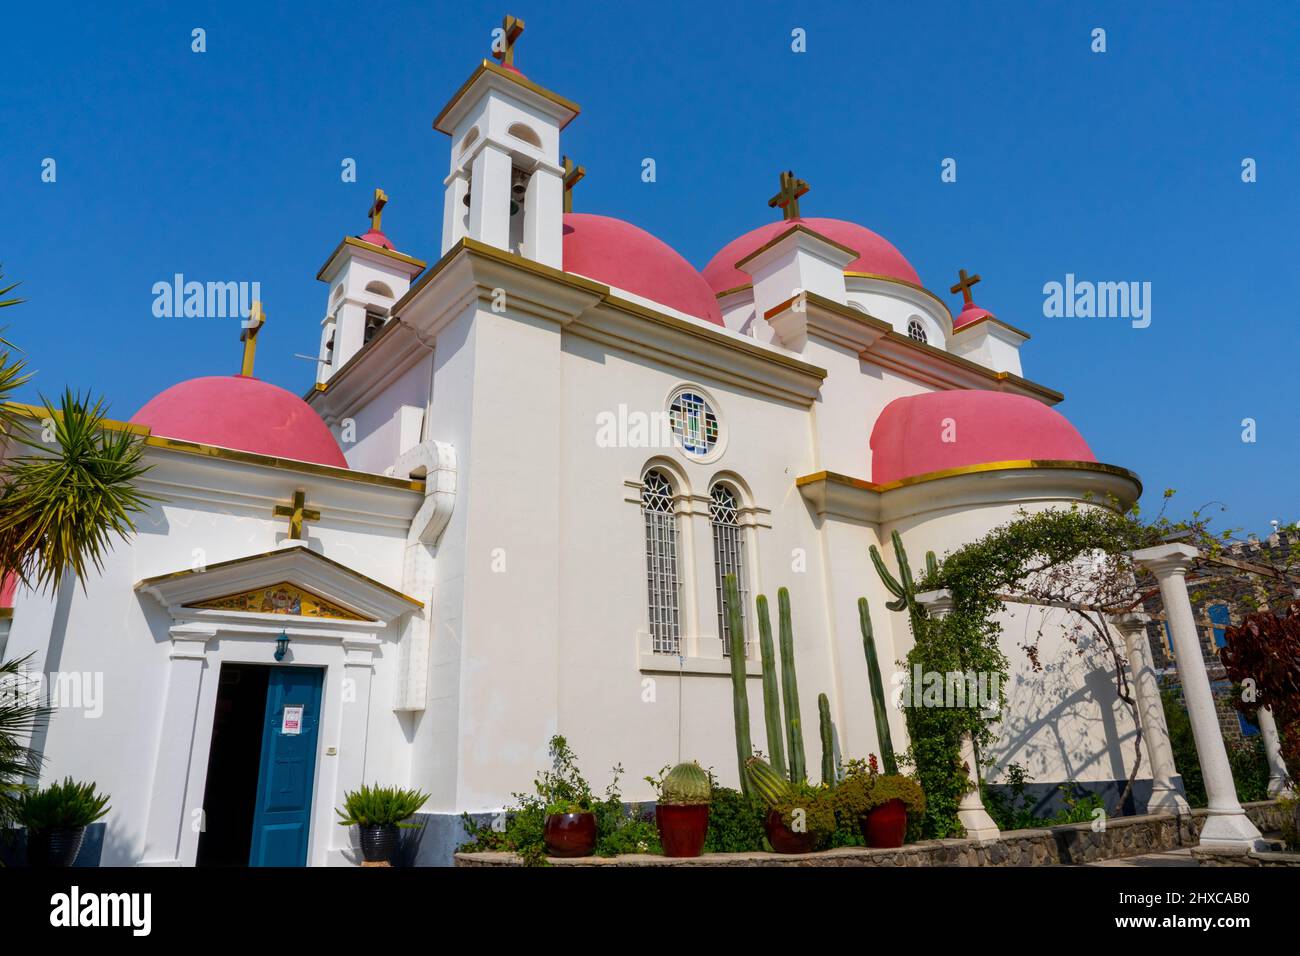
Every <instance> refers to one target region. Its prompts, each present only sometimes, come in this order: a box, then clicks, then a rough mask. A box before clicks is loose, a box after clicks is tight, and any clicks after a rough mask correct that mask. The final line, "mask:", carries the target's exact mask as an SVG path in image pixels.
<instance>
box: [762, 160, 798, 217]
mask: <svg viewBox="0 0 1300 956" xmlns="http://www.w3.org/2000/svg"><path fill="white" fill-rule="evenodd" d="M807 191H808V184H807V183H806V182H804V181H803V180H802V179H800V178H799V177H798V176H796V175H795V174H794V173H793V172H792V171H790V170H786V171H785V172H783V173H781V191H780V192H779V193H777V194H776V195H775V196H773V197H772V198H771V199H769V200H768V201H767V204H768V205H769V206H779V207H780V209H781V218H782V219H784V220H786V221H787V222H788V221H789V220H791V219H798V218H799V197H800V196H802V195H803V194H804V193H806V192H807Z"/></svg>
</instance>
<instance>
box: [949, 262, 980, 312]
mask: <svg viewBox="0 0 1300 956" xmlns="http://www.w3.org/2000/svg"><path fill="white" fill-rule="evenodd" d="M957 277H958V278H957V284H956V285H955V286H953V287H952V288H951V289H949V290H948V291H949V292H954V293H955V292H960V293H961V296H962V299H963V301H964V302H965V304H966V305H971V304H972V303H973V301H974V300H973V299H971V297H970V288H971V286H973V285H974V284H975V283H976V282H979V281H980V277H979V276H977V275H975V276H968V275H966V270H965V269H958V270H957Z"/></svg>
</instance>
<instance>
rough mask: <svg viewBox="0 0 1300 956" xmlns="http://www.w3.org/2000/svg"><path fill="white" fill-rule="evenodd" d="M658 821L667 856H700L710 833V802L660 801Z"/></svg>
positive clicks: (660, 838)
mask: <svg viewBox="0 0 1300 956" xmlns="http://www.w3.org/2000/svg"><path fill="white" fill-rule="evenodd" d="M655 824H656V825H657V826H658V827H659V842H660V843H662V844H663V847H664V856H699V855H700V854H701V853H703V852H704V840H705V838H706V837H707V836H708V835H709V805H708V804H707V803H691V804H663V803H660V804H656V805H655Z"/></svg>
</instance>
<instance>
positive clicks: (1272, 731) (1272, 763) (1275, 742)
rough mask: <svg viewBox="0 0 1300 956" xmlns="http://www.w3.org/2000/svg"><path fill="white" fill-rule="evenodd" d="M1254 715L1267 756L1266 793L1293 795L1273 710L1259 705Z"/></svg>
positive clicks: (1282, 795) (1271, 794)
mask: <svg viewBox="0 0 1300 956" xmlns="http://www.w3.org/2000/svg"><path fill="white" fill-rule="evenodd" d="M1255 717H1256V719H1257V720H1258V722H1259V735H1260V736H1261V737H1263V738H1264V756H1265V757H1267V758H1268V795H1269V796H1270V797H1293V796H1295V789H1294V787H1292V785H1291V776H1290V774H1288V773H1287V770H1286V763H1285V762H1284V761H1283V760H1282V740H1281V738H1279V737H1278V734H1277V721H1276V720H1274V719H1273V711H1272V710H1271V709H1270V708H1268V707H1261V708H1259V711H1258V712H1257V713H1256V715H1255Z"/></svg>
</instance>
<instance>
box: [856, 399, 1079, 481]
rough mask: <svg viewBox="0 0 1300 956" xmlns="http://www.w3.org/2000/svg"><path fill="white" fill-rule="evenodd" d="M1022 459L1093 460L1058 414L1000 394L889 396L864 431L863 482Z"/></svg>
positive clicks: (1069, 425) (1077, 435) (1072, 428)
mask: <svg viewBox="0 0 1300 956" xmlns="http://www.w3.org/2000/svg"><path fill="white" fill-rule="evenodd" d="M945 439H948V440H946V441H945ZM1023 459H1040V460H1041V459H1048V460H1059V461H1096V460H1097V459H1096V457H1094V456H1093V454H1092V450H1091V449H1090V448H1089V447H1088V443H1087V442H1085V441H1084V440H1083V436H1082V435H1080V434H1079V432H1078V431H1077V430H1076V429H1075V427H1074V426H1073V425H1071V424H1070V423H1069V422H1068V421H1066V419H1065V416H1064V415H1062V414H1061V413H1060V412H1057V411H1054V410H1053V409H1050V408H1048V407H1047V406H1046V405H1044V404H1043V403H1042V402H1037V401H1035V400H1034V399H1032V398H1026V397H1025V396H1023V395H1011V394H1008V393H1006V392H986V391H981V390H976V389H955V390H953V391H948V392H926V393H924V394H922V395H910V396H908V397H907V398H896V399H894V400H893V401H892V402H890V403H889V404H888V405H886V406H885V410H884V411H882V412H881V413H880V417H879V418H878V419H876V426H875V428H873V429H872V430H871V480H872V481H874V482H877V483H880V484H883V483H884V482H887V481H898V480H899V479H902V478H911V477H912V476H914V475H926V474H929V473H930V472H932V471H944V470H946V469H948V468H961V467H963V466H966V465H982V464H985V463H987V462H994V461H1020V460H1023Z"/></svg>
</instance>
